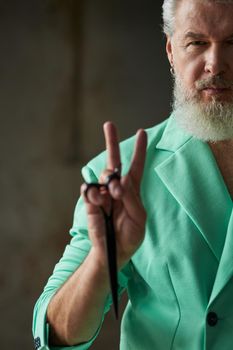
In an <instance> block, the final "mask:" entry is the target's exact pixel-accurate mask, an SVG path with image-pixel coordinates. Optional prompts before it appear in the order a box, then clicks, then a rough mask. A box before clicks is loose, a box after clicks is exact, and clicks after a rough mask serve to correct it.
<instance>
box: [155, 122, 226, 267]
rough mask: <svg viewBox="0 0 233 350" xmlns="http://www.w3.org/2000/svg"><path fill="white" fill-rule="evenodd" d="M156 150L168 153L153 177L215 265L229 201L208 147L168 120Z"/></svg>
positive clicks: (219, 250) (219, 256) (220, 245)
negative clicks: (180, 210)
mask: <svg viewBox="0 0 233 350" xmlns="http://www.w3.org/2000/svg"><path fill="white" fill-rule="evenodd" d="M157 148H158V149H162V150H166V151H170V152H171V153H170V154H169V155H168V157H167V158H166V160H164V161H163V162H162V163H160V164H159V165H157V166H156V167H155V171H156V173H157V174H158V176H159V177H160V178H161V180H162V181H163V183H164V185H165V186H166V187H167V189H168V190H169V191H170V193H171V194H172V195H173V196H174V197H175V199H176V200H177V202H178V203H179V204H180V205H181V206H182V207H183V208H184V210H185V211H186V213H187V214H188V215H189V217H190V218H191V220H192V221H193V222H194V224H195V225H196V226H197V228H198V229H199V231H200V232H201V234H202V236H203V238H204V239H205V241H206V243H207V244H208V246H209V248H210V249H211V250H212V252H213V254H214V255H215V257H216V258H217V260H218V261H219V260H220V258H221V254H222V250H223V246H224V241H225V234H226V231H227V227H228V222H229V217H230V209H229V208H231V206H229V202H230V203H231V198H230V196H229V193H228V191H227V189H226V186H225V184H224V181H223V178H222V175H221V173H220V171H219V169H218V167H217V164H216V162H215V159H214V156H213V154H212V152H211V150H210V148H209V146H208V144H206V143H204V142H202V141H199V140H197V139H195V138H193V137H191V136H189V135H187V134H186V133H184V132H183V131H182V130H181V129H180V128H179V127H178V126H177V124H176V121H175V120H174V118H173V117H171V118H170V120H169V122H168V124H167V127H166V130H165V132H164V134H163V136H162V138H161V140H160V142H159V143H158V144H157Z"/></svg>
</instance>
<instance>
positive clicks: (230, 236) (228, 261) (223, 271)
mask: <svg viewBox="0 0 233 350" xmlns="http://www.w3.org/2000/svg"><path fill="white" fill-rule="evenodd" d="M232 277H233V209H232V213H231V217H230V221H229V225H228V230H227V235H226V240H225V245H224V248H223V252H222V256H221V260H220V264H219V267H218V271H217V275H216V279H215V282H214V287H213V290H212V294H211V297H210V301H209V305H210V304H211V303H212V302H213V301H214V299H216V297H217V296H218V294H219V293H220V292H221V290H222V289H223V288H224V286H225V285H226V284H227V283H228V281H229V280H230V279H231V278H232Z"/></svg>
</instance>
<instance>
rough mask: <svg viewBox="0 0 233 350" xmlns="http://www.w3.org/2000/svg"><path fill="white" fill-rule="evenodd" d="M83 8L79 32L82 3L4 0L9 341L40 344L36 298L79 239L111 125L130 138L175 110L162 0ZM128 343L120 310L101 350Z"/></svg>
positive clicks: (4, 329) (17, 345)
mask: <svg viewBox="0 0 233 350" xmlns="http://www.w3.org/2000/svg"><path fill="white" fill-rule="evenodd" d="M58 5H59V6H58ZM83 5H84V6H83V10H82V12H81V13H80V12H79V13H76V15H77V17H76V18H77V19H78V21H80V22H78V23H77V27H76V28H75V29H74V28H73V27H71V18H72V17H71V16H70V14H69V11H68V10H69V6H71V7H72V6H74V8H75V3H74V2H72V1H69V6H64V2H62V1H60V2H58V1H57V2H56V1H49V0H46V1H45V0H44V1H39V0H38V1H36V0H28V1H26V0H23V1H20V2H19V1H16V0H15V1H13V0H9V1H8V2H5V1H1V2H0V43H1V55H0V71H1V74H0V118H1V124H0V150H1V153H0V159H1V171H0V186H1V196H0V209H1V220H0V230H1V245H0V256H1V266H2V269H1V270H0V284H1V289H0V293H1V327H0V332H1V334H0V335H1V349H24V350H29V349H32V348H33V345H32V336H31V318H32V309H33V305H34V303H35V300H36V298H37V297H38V296H39V294H40V293H41V290H42V288H43V286H44V284H45V283H46V281H47V278H48V277H49V275H50V273H51V271H52V269H53V267H54V265H55V263H56V261H57V260H58V259H59V257H60V256H61V254H62V251H63V249H64V245H65V244H66V242H68V241H69V235H68V230H69V228H70V226H71V224H72V216H73V208H74V205H75V202H76V200H77V197H78V195H79V186H80V183H81V176H80V168H81V166H82V165H83V164H84V163H85V162H86V161H87V160H88V159H89V158H91V157H93V156H94V155H96V154H97V153H98V152H99V151H100V150H102V148H103V145H104V142H103V137H102V123H103V121H105V120H108V119H111V120H113V121H115V122H116V123H117V125H118V126H119V133H120V136H121V139H123V138H125V137H128V136H129V135H131V134H132V133H134V132H135V131H136V129H137V128H138V127H148V126H151V125H153V124H154V123H157V122H158V121H160V120H163V119H164V118H165V117H166V116H167V114H168V112H169V110H170V107H169V96H170V81H169V73H168V71H169V70H168V64H167V61H166V57H165V54H164V44H165V42H164V39H163V37H162V34H161V29H160V24H161V19H160V6H161V1H157V2H155V1H153V0H150V1H149V0H146V1H143V2H142V1H139V0H134V1H133V0H127V1H125V0H112V1H107V0H99V1H94V0H86V1H85V4H84V2H83ZM76 11H80V8H78V9H77V8H76ZM75 30H76V32H75ZM75 33H76V34H77V35H76V36H75V35H74V34H75ZM118 341H119V324H118V325H116V323H115V322H114V321H113V315H112V313H111V312H110V314H109V316H108V317H107V319H106V322H105V327H104V329H103V332H102V334H101V335H100V337H99V339H98V340H97V341H96V344H95V345H94V346H93V349H96V350H97V349H113V350H114V349H118Z"/></svg>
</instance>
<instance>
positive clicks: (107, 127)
mask: <svg viewBox="0 0 233 350" xmlns="http://www.w3.org/2000/svg"><path fill="white" fill-rule="evenodd" d="M104 136H105V143H106V150H107V168H108V169H109V170H114V169H116V168H120V165H121V157H120V148H119V141H118V136H117V129H116V127H115V125H114V124H113V123H112V122H106V123H104ZM119 170H120V169H119Z"/></svg>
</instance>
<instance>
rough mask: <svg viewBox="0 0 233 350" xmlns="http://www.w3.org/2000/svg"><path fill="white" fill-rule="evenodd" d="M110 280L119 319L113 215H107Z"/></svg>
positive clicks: (115, 309)
mask: <svg viewBox="0 0 233 350" xmlns="http://www.w3.org/2000/svg"><path fill="white" fill-rule="evenodd" d="M105 222H106V243H107V258H108V271H109V280H110V287H111V293H112V301H113V306H114V311H115V316H116V319H118V280H117V252H116V238H115V230H114V224H113V219H112V215H110V216H107V215H106V216H105Z"/></svg>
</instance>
